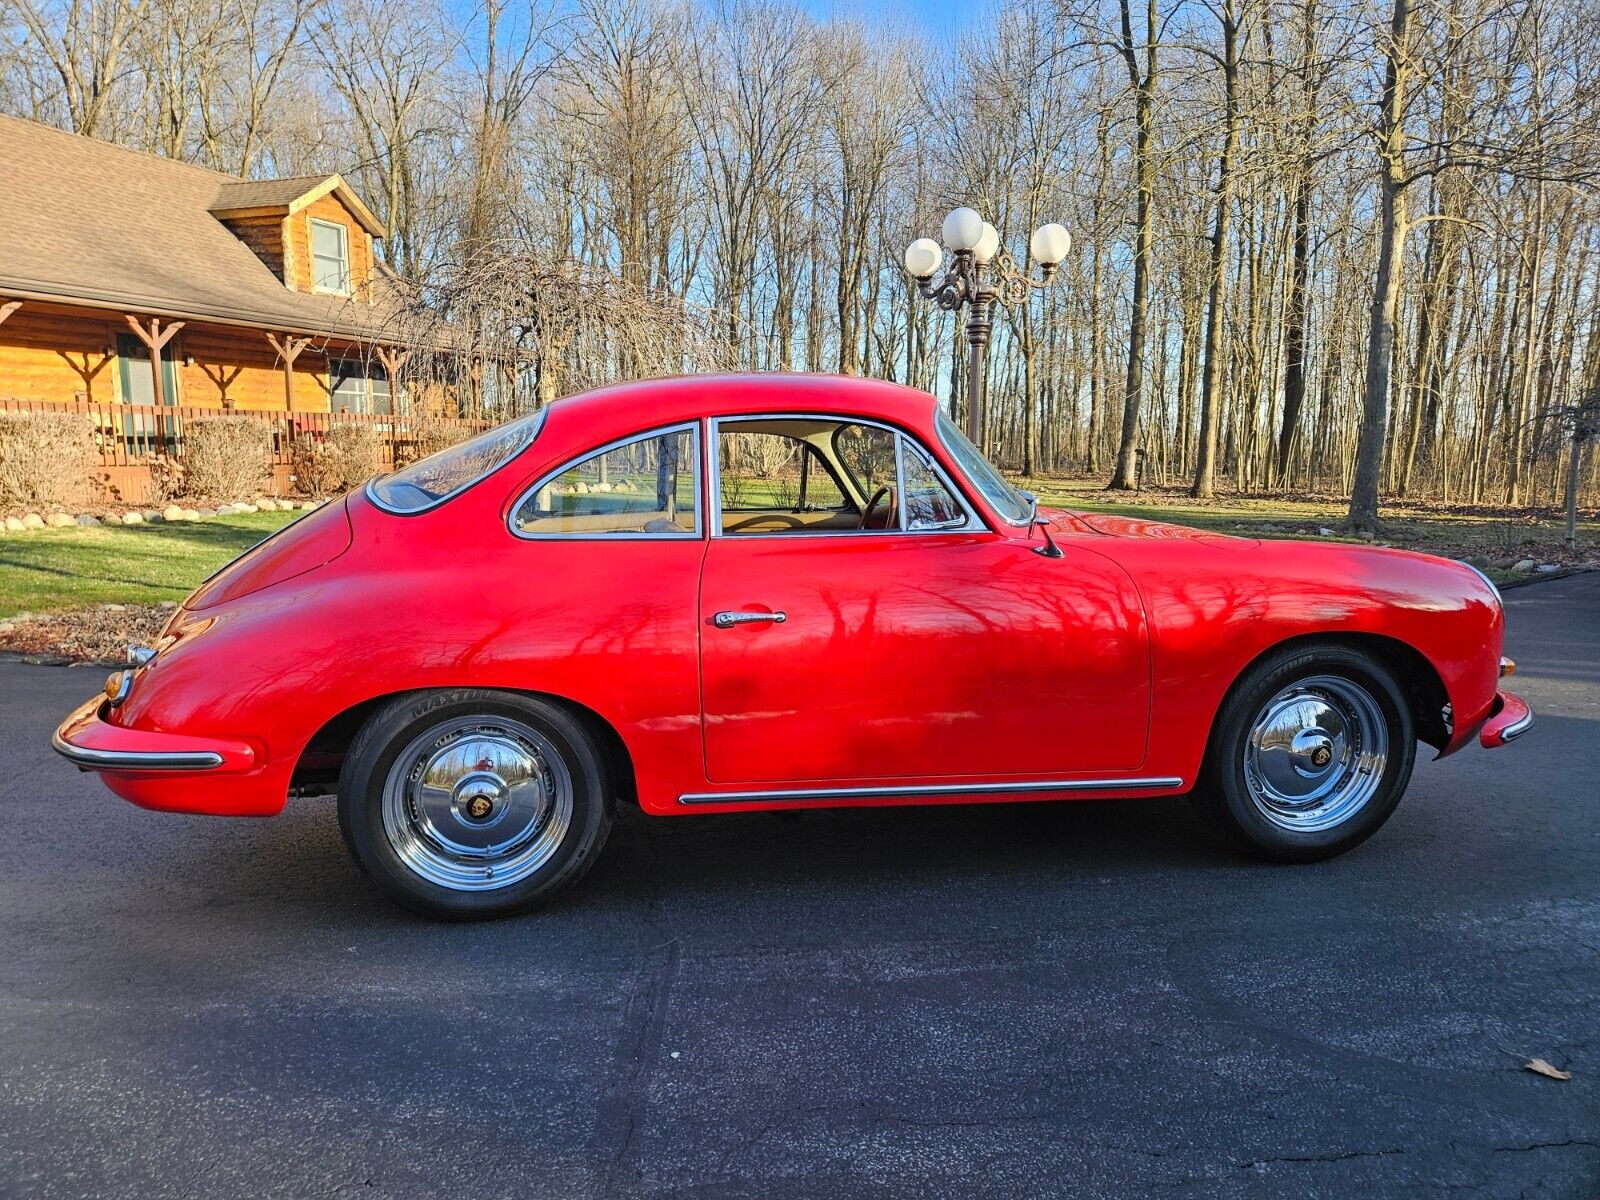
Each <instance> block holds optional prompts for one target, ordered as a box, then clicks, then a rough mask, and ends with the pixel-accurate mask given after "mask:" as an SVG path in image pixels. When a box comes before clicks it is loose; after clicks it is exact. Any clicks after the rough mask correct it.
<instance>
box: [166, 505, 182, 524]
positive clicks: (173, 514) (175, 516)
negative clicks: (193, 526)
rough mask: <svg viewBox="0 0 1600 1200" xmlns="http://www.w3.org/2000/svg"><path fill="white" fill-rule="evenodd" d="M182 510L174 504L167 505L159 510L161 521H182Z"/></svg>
mask: <svg viewBox="0 0 1600 1200" xmlns="http://www.w3.org/2000/svg"><path fill="white" fill-rule="evenodd" d="M183 514H184V510H183V509H182V508H180V507H178V506H177V505H176V504H169V505H167V506H166V507H165V508H163V509H162V510H161V519H162V520H163V521H181V520H183V519H184V515H183Z"/></svg>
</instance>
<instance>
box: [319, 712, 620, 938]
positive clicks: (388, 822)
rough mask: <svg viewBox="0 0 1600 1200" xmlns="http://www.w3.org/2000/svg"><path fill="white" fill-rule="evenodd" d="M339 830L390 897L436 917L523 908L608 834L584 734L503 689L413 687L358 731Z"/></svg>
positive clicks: (602, 793)
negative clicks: (418, 689) (420, 689)
mask: <svg viewBox="0 0 1600 1200" xmlns="http://www.w3.org/2000/svg"><path fill="white" fill-rule="evenodd" d="M339 827H340V830H341V832H342V833H343V834H344V838H345V843H346V845H348V846H349V848H350V851H351V853H352V854H353V855H354V856H355V858H356V861H357V862H359V863H360V864H361V866H362V867H363V868H365V869H366V871H367V872H368V873H369V874H370V875H371V876H372V877H373V879H374V880H376V882H377V883H378V885H379V886H380V887H381V888H382V889H383V890H384V891H385V892H386V893H388V894H389V896H390V897H391V898H393V899H394V900H397V901H398V902H399V903H401V904H403V905H405V906H407V907H408V908H412V909H415V910H417V911H419V912H423V913H426V914H428V915H429V916H435V917H446V918H458V919H459V918H481V917H497V916H504V915H507V914H509V913H514V912H520V911H523V910H526V909H528V908H532V907H534V906H535V905H537V904H540V903H542V902H543V901H545V900H547V899H548V898H549V897H550V896H552V895H553V894H555V892H557V891H558V890H560V889H561V888H563V887H565V886H567V885H568V884H569V883H572V882H573V881H574V880H576V879H577V878H578V877H579V876H581V875H582V874H583V873H584V872H585V871H587V870H588V869H589V867H590V866H591V865H592V864H593V862H594V860H595V858H596V857H598V855H599V853H600V848H601V846H602V845H604V843H605V839H606V834H607V833H608V832H609V831H610V827H611V819H610V814H609V810H608V807H607V802H606V789H605V774H604V771H603V769H602V767H601V764H600V760H599V756H598V755H597V754H596V752H595V749H594V746H593V744H592V742H591V740H590V738H589V736H588V735H587V733H586V732H585V730H584V728H583V726H582V725H581V724H580V723H579V722H578V721H576V720H575V719H574V718H573V717H572V715H571V714H570V713H568V712H567V711H566V710H565V709H562V708H560V707H559V706H557V705H554V704H551V703H548V702H546V701H542V700H539V699H536V698H533V697H530V696H524V695H520V694H518V693H514V692H500V691H491V690H485V689H451V690H445V691H435V692H414V693H410V694H408V695H405V696H401V697H399V698H397V699H395V700H394V701H392V702H390V703H388V704H386V705H384V706H383V707H382V708H380V709H379V710H378V711H377V712H376V713H374V714H373V715H372V716H371V717H370V718H369V719H368V720H367V722H366V723H365V724H364V725H363V726H362V727H361V730H360V732H359V733H358V734H357V735H356V737H355V740H354V741H353V742H352V743H351V745H350V749H349V751H348V753H347V754H346V755H345V761H344V766H343V769H342V770H341V772H340V775H339Z"/></svg>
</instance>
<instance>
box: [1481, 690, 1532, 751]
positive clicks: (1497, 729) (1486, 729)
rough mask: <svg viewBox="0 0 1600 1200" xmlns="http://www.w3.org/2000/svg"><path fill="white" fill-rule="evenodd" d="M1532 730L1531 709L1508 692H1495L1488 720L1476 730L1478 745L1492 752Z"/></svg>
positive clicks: (1523, 701)
mask: <svg viewBox="0 0 1600 1200" xmlns="http://www.w3.org/2000/svg"><path fill="white" fill-rule="evenodd" d="M1532 728H1533V709H1531V708H1529V707H1528V705H1527V702H1526V701H1525V700H1523V699H1522V697H1520V696H1513V695H1512V694H1511V693H1510V692H1496V693H1495V697H1494V705H1493V706H1492V707H1491V708H1490V709H1489V719H1488V720H1487V721H1485V722H1484V723H1483V728H1481V729H1479V730H1478V744H1479V745H1480V746H1482V747H1483V748H1484V749H1485V750H1493V749H1494V748H1495V747H1497V746H1504V745H1506V744H1508V743H1510V742H1514V741H1516V740H1517V739H1518V738H1519V737H1521V736H1522V735H1523V734H1525V733H1527V732H1528V730H1530V729H1532Z"/></svg>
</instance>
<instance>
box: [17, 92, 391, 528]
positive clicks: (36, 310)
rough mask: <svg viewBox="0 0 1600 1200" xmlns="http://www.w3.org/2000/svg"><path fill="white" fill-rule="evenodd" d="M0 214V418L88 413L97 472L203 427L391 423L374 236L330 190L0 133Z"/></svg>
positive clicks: (132, 461) (376, 229) (371, 223)
mask: <svg viewBox="0 0 1600 1200" xmlns="http://www.w3.org/2000/svg"><path fill="white" fill-rule="evenodd" d="M0 212H3V213H4V214H5V217H4V220H0V407H4V408H13V409H15V408H48V409H53V410H55V411H61V410H62V409H63V408H64V407H66V408H68V410H69V411H84V412H87V413H89V414H91V417H92V419H93V420H94V421H95V422H96V423H97V429H96V438H97V441H99V443H100V450H101V454H102V460H103V464H104V465H105V466H107V467H108V468H117V467H121V466H130V467H131V466H136V465H138V464H137V462H136V460H138V459H141V458H148V457H149V456H150V455H151V454H154V453H162V452H169V453H170V452H173V451H174V449H175V446H176V444H177V441H178V438H179V437H180V436H181V425H182V422H183V421H184V420H185V419H192V418H193V416H194V415H195V414H196V413H197V412H200V411H202V410H209V411H212V412H216V413H221V412H224V411H233V412H237V413H259V414H261V415H262V416H263V417H266V416H267V415H268V414H275V416H274V418H273V423H274V425H275V426H276V427H277V428H278V429H279V430H280V431H281V432H282V433H284V434H285V435H286V436H287V437H288V438H292V437H293V436H296V435H297V433H298V432H299V431H302V430H305V429H308V428H317V427H325V426H326V424H327V423H329V422H330V421H331V420H339V419H341V415H344V416H348V417H350V418H352V419H356V420H361V419H363V418H365V419H366V420H369V421H374V422H383V421H384V420H385V419H386V418H392V417H393V416H394V415H396V414H397V413H398V411H399V410H401V409H402V408H403V406H404V397H403V395H401V394H399V393H400V387H399V386H398V384H399V370H400V367H401V365H402V363H403V362H404V359H405V356H406V353H407V352H406V350H405V349H404V348H403V347H401V346H398V345H394V344H392V343H388V342H385V340H384V337H383V334H384V332H385V328H386V322H390V318H391V317H392V315H393V311H394V306H395V304H396V302H397V293H396V290H395V287H394V284H395V282H396V281H395V277H394V276H393V275H392V274H391V273H390V272H389V270H388V268H387V267H386V266H384V265H383V263H382V262H381V261H380V260H379V259H378V257H377V254H376V253H375V243H376V241H377V239H379V238H381V237H382V236H383V233H384V229H383V226H382V224H381V223H380V222H379V221H378V220H377V218H376V217H374V216H373V214H372V212H371V210H369V209H368V208H367V206H366V205H365V204H364V203H362V201H361V198H360V197H359V196H357V195H356V194H355V192H354V191H353V190H352V189H351V188H350V186H349V185H348V184H347V183H346V182H345V181H344V180H343V179H342V178H340V177H339V176H338V175H310V176H304V177H299V178H292V179H267V180H254V181H247V180H240V179H237V178H234V177H232V176H228V175H224V174H220V173H218V172H215V171H210V170H206V169H204V168H202V167H197V166H193V165H190V164H188V163H182V162H177V161H173V160H171V159H165V158H160V157H157V156H154V155H149V154H142V153H139V152H137V151H132V150H127V149H124V148H122V147H119V146H114V145H111V144H108V143H105V142H100V141H95V140H93V139H90V138H84V137H79V136H76V135H74V134H70V133H64V132H61V131H59V130H56V129H52V128H49V127H47V126H44V125H40V124H37V123H35V122H32V121H26V120H20V119H16V118H12V117H0ZM388 328H389V329H390V330H391V331H392V330H393V328H394V326H393V324H392V322H390V323H389V324H388ZM391 336H392V333H391ZM157 364H159V367H158V365H157ZM319 414H323V415H322V416H320V419H319ZM391 428H392V426H391ZM286 463H287V456H286V452H285V456H284V464H286ZM281 474H282V472H280V475H281ZM115 476H116V472H115V471H114V470H113V471H112V472H111V474H110V475H108V476H104V477H103V478H105V479H107V480H110V481H111V482H113V483H115V482H116V480H115ZM121 490H122V491H123V492H124V493H127V494H129V496H130V498H133V496H132V493H134V492H138V491H140V490H142V489H141V488H140V487H139V484H138V481H137V479H136V478H135V477H134V476H132V475H130V476H128V477H127V478H126V479H125V480H123V481H122V483H121Z"/></svg>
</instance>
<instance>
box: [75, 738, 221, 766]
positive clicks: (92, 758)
mask: <svg viewBox="0 0 1600 1200" xmlns="http://www.w3.org/2000/svg"><path fill="white" fill-rule="evenodd" d="M50 745H51V746H52V747H53V748H54V749H55V752H56V753H57V754H59V755H61V757H62V758H65V759H66V760H67V761H68V762H71V763H75V764H76V765H78V766H80V767H82V768H84V769H85V770H89V771H210V770H212V769H214V768H216V767H220V766H221V765H222V755H220V754H218V753H217V752H216V751H215V750H94V749H91V748H90V747H87V746H74V745H73V744H72V743H71V742H69V741H67V740H66V739H65V738H64V737H62V736H61V731H60V730H59V729H58V730H57V731H56V732H55V733H53V734H51V735H50Z"/></svg>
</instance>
